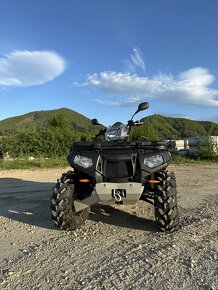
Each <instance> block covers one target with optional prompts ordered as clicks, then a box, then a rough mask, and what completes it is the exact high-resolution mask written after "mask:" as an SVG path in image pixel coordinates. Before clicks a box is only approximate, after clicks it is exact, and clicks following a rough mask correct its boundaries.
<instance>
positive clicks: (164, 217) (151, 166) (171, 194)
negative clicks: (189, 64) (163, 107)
mask: <svg viewBox="0 0 218 290" xmlns="http://www.w3.org/2000/svg"><path fill="white" fill-rule="evenodd" d="M148 107H149V104H148V103H147V102H144V103H141V104H139V106H138V109H137V111H136V112H135V113H134V114H133V116H132V118H131V120H129V121H128V123H127V125H124V124H122V123H120V122H116V123H115V124H113V125H112V126H110V127H109V128H106V127H104V126H103V125H101V124H99V123H98V120H97V119H93V120H92V124H93V125H95V126H96V125H98V126H101V129H100V131H99V133H98V134H97V135H96V136H95V138H94V139H93V141H86V142H74V143H73V145H72V148H71V151H70V153H69V155H68V157H67V160H68V163H69V164H70V166H71V167H72V168H73V170H72V171H68V172H66V173H63V174H62V176H61V178H60V179H58V181H57V183H56V185H55V187H54V189H53V194H52V197H51V213H52V219H53V222H54V224H55V225H56V226H57V227H59V228H60V229H62V230H69V231H71V230H75V229H77V228H80V227H81V225H82V224H84V223H85V221H86V219H87V218H88V216H89V211H90V206H92V205H93V204H96V203H98V202H101V203H102V204H103V205H121V204H123V205H133V204H135V203H136V202H137V201H138V200H143V201H146V202H148V203H151V204H152V205H153V206H154V214H155V219H156V223H157V226H158V228H159V229H160V230H162V231H165V232H172V231H175V230H177V229H179V218H178V206H177V192H176V179H175V174H174V172H169V171H168V170H167V169H166V168H167V167H168V165H169V164H170V162H171V159H172V158H171V154H170V153H169V152H168V150H167V145H166V144H165V142H163V141H147V140H145V138H144V139H143V138H140V139H141V140H137V141H134V142H130V141H129V133H130V130H131V128H132V127H133V126H140V125H142V124H144V122H142V121H133V117H134V116H135V115H136V114H137V113H138V112H140V111H143V110H145V109H147V108H148ZM102 138H103V139H104V140H102Z"/></svg>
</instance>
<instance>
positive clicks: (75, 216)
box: [51, 173, 89, 231]
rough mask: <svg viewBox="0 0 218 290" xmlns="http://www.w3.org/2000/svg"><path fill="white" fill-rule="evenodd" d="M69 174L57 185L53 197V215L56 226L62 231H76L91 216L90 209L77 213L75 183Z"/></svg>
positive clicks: (65, 174)
mask: <svg viewBox="0 0 218 290" xmlns="http://www.w3.org/2000/svg"><path fill="white" fill-rule="evenodd" d="M68 175H69V174H67V173H64V174H62V177H61V178H60V180H58V182H57V183H56V185H55V187H54V189H53V194H52V197H51V213H52V219H53V222H54V224H55V225H56V226H57V227H59V228H60V229H61V230H69V231H72V230H75V229H77V228H80V227H81V225H82V224H84V223H85V221H86V219H87V218H88V216H89V208H86V209H84V210H81V211H79V212H76V211H75V208H74V204H73V201H74V199H75V193H74V184H73V181H72V180H70V179H69V178H68Z"/></svg>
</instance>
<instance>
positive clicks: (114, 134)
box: [106, 129, 121, 141]
mask: <svg viewBox="0 0 218 290" xmlns="http://www.w3.org/2000/svg"><path fill="white" fill-rule="evenodd" d="M120 135H121V131H120V130H119V129H115V130H111V131H107V133H106V140H107V141H112V140H117V139H119V137H120Z"/></svg>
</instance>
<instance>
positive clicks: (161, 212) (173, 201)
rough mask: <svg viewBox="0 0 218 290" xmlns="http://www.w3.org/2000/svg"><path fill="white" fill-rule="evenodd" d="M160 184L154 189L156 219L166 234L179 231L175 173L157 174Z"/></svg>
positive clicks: (165, 171)
mask: <svg viewBox="0 0 218 290" xmlns="http://www.w3.org/2000/svg"><path fill="white" fill-rule="evenodd" d="M155 179H157V180H159V181H160V182H159V183H158V184H157V185H155V187H154V208H155V218H156V222H157V225H158V227H159V228H160V229H161V230H162V231H164V232H173V231H176V230H178V229H179V217H178V205H177V191H176V178H175V174H174V172H169V171H168V170H162V171H160V172H157V173H156V174H155Z"/></svg>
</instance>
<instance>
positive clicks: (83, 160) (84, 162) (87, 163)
mask: <svg viewBox="0 0 218 290" xmlns="http://www.w3.org/2000/svg"><path fill="white" fill-rule="evenodd" d="M73 161H74V163H75V164H77V165H79V166H82V167H84V168H89V167H91V166H92V165H93V162H92V159H91V158H88V157H85V156H80V155H76V156H75V157H74V160H73Z"/></svg>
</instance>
